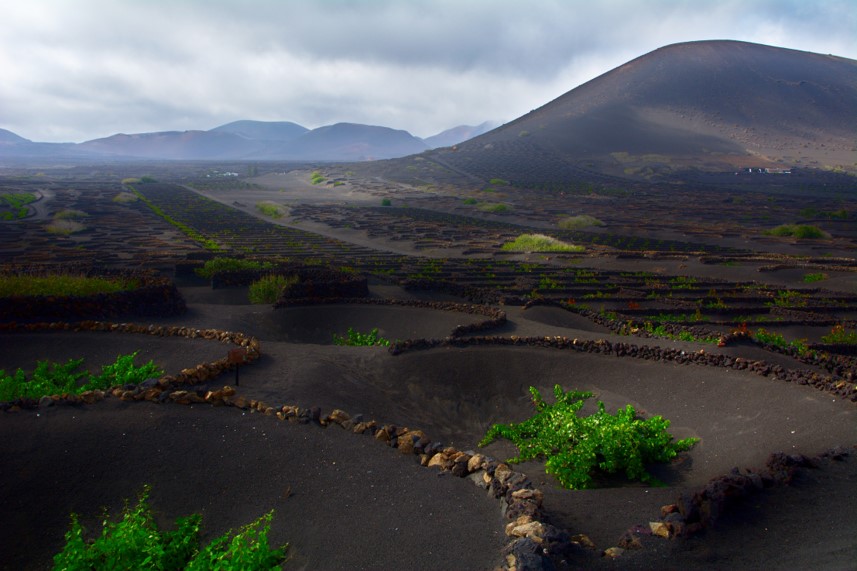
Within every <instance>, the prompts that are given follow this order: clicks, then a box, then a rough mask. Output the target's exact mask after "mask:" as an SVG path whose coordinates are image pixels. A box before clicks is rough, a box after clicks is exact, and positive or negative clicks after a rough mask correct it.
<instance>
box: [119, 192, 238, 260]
mask: <svg viewBox="0 0 857 571" xmlns="http://www.w3.org/2000/svg"><path fill="white" fill-rule="evenodd" d="M146 179H150V180H146ZM140 181H141V182H144V183H146V182H148V183H152V182H157V181H155V179H153V178H151V177H145V176H144V177H142V178H141V179H140ZM128 188H130V189H131V191H132V192H133V193H134V194H135V195H136V196H137V198H139V199H140V200H141V201H143V204H145V205H146V206H148V207H149V209H150V210H151V211H152V212H154V213H155V214H156V215H157V216H160V217H161V218H163V219H164V221H165V222H167V223H169V224H172V225H173V226H175V227H176V228H177V229H178V230H180V231H181V232H182V233H183V234H184V235H185V236H187V237H188V238H190V239H191V240H193V241H194V242H199V243H200V244H201V245H202V247H203V248H205V249H206V250H211V251H213V252H219V251H220V250H221V249H222V248H221V247H220V244H218V243H217V242H215V241H214V240H211V239H210V238H206V237H205V236H203V235H202V234H200V233H199V232H197V231H196V230H194V229H193V228H191V227H190V226H188V225H187V224H185V223H183V222H179V221H178V220H176V219H175V218H173V217H172V216H170V215H169V214H167V213H166V212H164V210H163V209H162V208H161V207H160V206H158V205H157V204H155V203H154V202H152V201H151V200H149V199H148V198H146V197H145V196H144V195H143V193H141V192H140V191H139V190H137V189H136V188H134V187H133V186H129V187H128Z"/></svg>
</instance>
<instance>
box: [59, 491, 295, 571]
mask: <svg viewBox="0 0 857 571" xmlns="http://www.w3.org/2000/svg"><path fill="white" fill-rule="evenodd" d="M149 492H150V487H149V486H145V487H144V488H143V492H142V493H141V494H140V496H139V499H138V501H137V505H136V506H134V507H129V506H128V503H127V502H126V504H125V508H124V509H123V511H122V519H121V520H120V521H118V522H111V521H110V519H109V518H108V514H106V513H105V514H104V519H103V522H102V532H101V536H100V537H97V538H95V539H93V540H87V539H86V538H85V536H86V530H85V529H84V528H83V526H82V525H81V524H80V521H79V519H78V516H77V515H76V514H74V513H72V514H71V526H70V529H69V530H68V531H67V532H66V534H65V546H64V547H63V549H62V551H60V552H59V553H57V554H56V555H55V556H54V571H78V570H79V571H83V570H87V571H88V570H97V571H101V570H114V569H117V570H118V569H147V570H148V569H151V570H158V571H178V570H188V571H191V570H192V571H209V570H218V571H228V570H235V571H238V570H241V571H244V570H248V571H261V570H269V569H279V568H280V567H279V565H280V563H282V562H283V561H284V560H285V559H286V550H287V549H288V545H284V546H282V547H279V548H276V549H271V546H270V545H269V543H268V533H269V531H270V527H271V519H272V518H273V514H274V512H273V511H270V512H268V513H267V514H265V515H263V516H262V517H260V518H259V519H257V520H256V521H254V522H252V523H250V524H248V525H246V526H244V527H242V528H241V529H239V531H238V532H237V533H234V534H233V532H232V530H229V531H227V532H226V533H225V534H223V535H222V536H220V537H218V538H216V539H214V540H213V541H212V542H211V543H209V544H208V545H207V546H206V547H205V548H203V549H202V550H200V549H199V535H200V533H199V530H200V526H201V523H202V516H201V515H200V514H193V515H190V516H187V517H179V518H178V519H176V523H175V529H174V530H173V531H161V530H159V529H158V526H157V524H156V523H155V520H154V517H153V515H152V510H151V508H150V507H149V503H148V496H149Z"/></svg>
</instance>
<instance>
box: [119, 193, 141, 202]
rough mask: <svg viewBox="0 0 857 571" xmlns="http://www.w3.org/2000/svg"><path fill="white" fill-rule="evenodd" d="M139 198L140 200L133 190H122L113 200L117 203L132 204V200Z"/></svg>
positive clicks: (135, 200)
mask: <svg viewBox="0 0 857 571" xmlns="http://www.w3.org/2000/svg"><path fill="white" fill-rule="evenodd" d="M138 200H140V198H139V197H138V196H137V195H136V194H133V193H131V192H120V193H119V194H117V195H116V196H114V197H113V202H115V203H117V204H130V203H131V202H137V201H138Z"/></svg>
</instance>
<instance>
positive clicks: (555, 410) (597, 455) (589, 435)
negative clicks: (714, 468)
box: [479, 385, 699, 489]
mask: <svg viewBox="0 0 857 571" xmlns="http://www.w3.org/2000/svg"><path fill="white" fill-rule="evenodd" d="M530 395H531V396H532V401H533V405H534V407H535V409H536V412H535V414H534V415H533V416H532V417H530V418H529V419H527V420H525V421H524V422H521V423H517V424H514V423H513V424H494V425H492V426H491V428H489V429H488V432H487V433H486V435H485V438H483V439H482V441H481V442H480V443H479V446H487V445H488V444H490V443H491V442H493V441H494V440H495V439H497V438H505V439H507V440H510V441H511V442H512V443H513V444H515V446H517V448H518V456H516V457H514V458H511V459H509V460H508V461H509V462H510V463H519V462H526V461H528V460H534V459H537V458H543V459H545V470H546V471H547V473H549V474H553V475H554V476H555V477H556V478H557V480H559V482H560V483H561V484H562V485H563V486H565V487H566V488H570V489H585V488H591V487H593V486H594V485H595V479H594V477H595V476H596V475H597V474H599V473H607V474H613V473H617V472H624V474H625V476H626V477H627V478H628V479H629V480H640V481H642V482H646V483H650V484H658V482H657V480H656V479H655V478H654V477H653V476H652V475H651V474H649V473H648V472H647V471H646V464H649V463H653V462H669V461H670V460H672V459H673V458H675V457H676V455H678V453H679V452H683V451H685V450H689V449H690V448H691V447H692V446H693V445H694V444H695V443H696V442H698V441H699V439H698V438H685V439H683V440H679V441H677V442H673V436H672V435H671V434H669V432H667V429H668V428H669V425H670V422H669V421H668V420H666V419H664V418H662V417H660V416H653V417H651V418H649V419H645V420H643V419H641V418H638V417H637V412H636V411H635V410H634V407H633V406H631V405H630V404H629V405H626V406H625V408H620V409H619V410H618V411H616V413H615V414H609V413H608V412H607V411H606V410H605V408H604V403H603V402H600V401H599V402H598V411H597V412H596V413H594V414H591V415H589V416H580V415H578V412H579V411H580V409H581V408H582V407H583V404H584V401H585V400H586V399H589V398H591V397H592V393H590V392H581V391H568V392H565V391H564V390H563V389H562V387H561V386H559V385H556V386H554V403H553V404H548V403H546V402H545V401H544V400H543V399H542V396H541V394H540V393H539V391H538V390H537V389H536V388H535V387H530Z"/></svg>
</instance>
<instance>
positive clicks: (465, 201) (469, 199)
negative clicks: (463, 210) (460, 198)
mask: <svg viewBox="0 0 857 571" xmlns="http://www.w3.org/2000/svg"><path fill="white" fill-rule="evenodd" d="M477 202H479V201H478V200H476V199H475V198H465V199H464V204H467V205H472V204H476V203H477Z"/></svg>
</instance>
